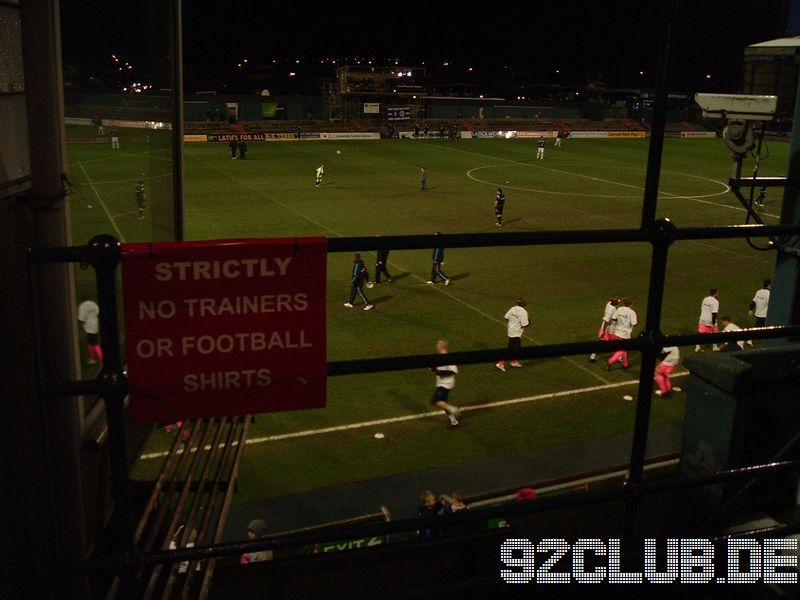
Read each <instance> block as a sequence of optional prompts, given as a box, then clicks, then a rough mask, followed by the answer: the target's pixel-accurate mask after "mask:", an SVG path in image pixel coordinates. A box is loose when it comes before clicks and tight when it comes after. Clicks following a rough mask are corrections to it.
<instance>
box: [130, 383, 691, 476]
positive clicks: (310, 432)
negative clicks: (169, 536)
mask: <svg viewBox="0 0 800 600" xmlns="http://www.w3.org/2000/svg"><path fill="white" fill-rule="evenodd" d="M688 374H689V372H688V371H683V372H682V373H673V374H672V377H683V376H685V375H688ZM638 383H639V380H638V379H637V380H635V381H621V382H618V383H608V384H605V385H594V386H591V387H585V388H577V389H574V390H565V391H563V392H550V393H548V394H539V395H537V396H527V397H525V398H512V399H511V400H498V401H496V402H487V403H485V404H475V405H473V406H462V407H461V412H472V411H476V410H486V409H489V408H499V407H501V406H512V405H514V404H527V403H529V402H536V401H538V400H552V399H553V398H563V397H565V396H574V395H577V394H587V393H589V392H599V391H602V390H611V389H614V388H619V387H625V386H628V385H637V384H638ZM440 416H442V411H441V410H434V411H430V412H424V413H417V414H413V415H403V416H402V417H390V418H388V419H376V420H374V421H362V422H360V423H348V424H347V425H335V426H333V427H322V428H320V429H306V430H304V431H294V432H292V433H279V434H276V435H267V436H264V437H258V438H250V439H249V440H247V441H246V442H245V444H246V445H248V446H249V445H253V444H264V443H266V442H279V441H281V440H290V439H296V438H303V437H310V436H314V435H322V434H325V433H337V432H339V431H350V430H352V429H363V428H364V427H375V426H377V425H389V424H392V423H403V422H406V421H416V420H419V419H427V418H432V417H440ZM235 444H236V443H234V445H235ZM221 446H222V444H220V447H221ZM210 449H211V446H210V445H207V446H206V447H205V450H206V451H208V450H210ZM178 453H179V454H180V451H179V452H178ZM167 454H169V453H168V452H166V451H164V452H151V453H149V454H142V455H141V456H140V457H139V459H140V460H151V459H154V458H164V457H165V456H167Z"/></svg>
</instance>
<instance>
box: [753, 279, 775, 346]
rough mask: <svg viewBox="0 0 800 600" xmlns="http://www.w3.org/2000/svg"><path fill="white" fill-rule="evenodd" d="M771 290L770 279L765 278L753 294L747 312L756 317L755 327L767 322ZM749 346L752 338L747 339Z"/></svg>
mask: <svg viewBox="0 0 800 600" xmlns="http://www.w3.org/2000/svg"><path fill="white" fill-rule="evenodd" d="M771 292H772V279H765V280H764V285H763V286H761V289H760V290H758V291H757V292H756V294H755V296H753V301H752V302H751V303H750V307H749V310H748V311H747V314H749V315H750V316H751V317H753V316H755V318H756V327H764V326H766V324H767V311H768V310H769V295H770V293H771ZM747 344H748V345H749V346H752V345H753V340H748V341H747Z"/></svg>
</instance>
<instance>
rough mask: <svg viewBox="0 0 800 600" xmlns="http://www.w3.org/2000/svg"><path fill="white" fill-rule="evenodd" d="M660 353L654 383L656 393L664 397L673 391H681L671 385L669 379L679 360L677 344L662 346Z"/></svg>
mask: <svg viewBox="0 0 800 600" xmlns="http://www.w3.org/2000/svg"><path fill="white" fill-rule="evenodd" d="M661 353H662V354H661V356H662V359H661V364H659V365H658V366H657V367H656V377H655V379H656V384H657V385H658V389H657V390H656V395H657V396H661V397H662V398H666V397H667V396H669V395H670V394H671V393H672V392H673V391H675V392H680V391H681V388H679V387H672V384H671V383H670V381H669V376H670V375H672V372H673V371H674V370H675V369H676V367H677V366H678V363H679V362H680V361H681V353H680V350H678V347H677V346H668V347H666V348H664V349H663V350H662V351H661Z"/></svg>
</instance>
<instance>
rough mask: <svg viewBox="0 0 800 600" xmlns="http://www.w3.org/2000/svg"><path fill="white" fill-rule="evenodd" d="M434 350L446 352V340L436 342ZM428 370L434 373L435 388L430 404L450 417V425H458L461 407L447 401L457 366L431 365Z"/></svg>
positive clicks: (440, 352)
mask: <svg viewBox="0 0 800 600" xmlns="http://www.w3.org/2000/svg"><path fill="white" fill-rule="evenodd" d="M436 352H438V353H439V354H447V340H439V341H438V342H436ZM430 370H431V371H433V372H434V373H436V390H435V391H434V392H433V396H432V397H431V404H433V405H434V406H435V407H436V408H439V409H441V410H443V411H444V412H445V414H446V415H447V418H448V419H450V426H451V427H458V417H459V415H461V409H460V408H458V407H457V406H453V405H452V404H450V403H449V402H448V399H449V396H450V390H452V389H453V388H454V387H455V385H456V374H457V373H458V366H456V365H442V366H439V367H431V368H430Z"/></svg>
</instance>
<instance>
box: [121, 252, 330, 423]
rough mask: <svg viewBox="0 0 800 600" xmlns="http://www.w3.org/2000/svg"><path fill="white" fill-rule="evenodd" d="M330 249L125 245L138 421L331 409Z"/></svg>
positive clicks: (127, 322) (131, 370)
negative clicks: (328, 397)
mask: <svg viewBox="0 0 800 600" xmlns="http://www.w3.org/2000/svg"><path fill="white" fill-rule="evenodd" d="M326 244H327V243H326V241H325V238H289V239H276V240H223V241H214V242H175V243H153V244H123V246H122V289H123V296H124V303H125V333H126V340H125V344H126V347H127V358H128V378H129V381H130V393H131V417H132V419H133V420H134V421H135V422H168V421H173V420H179V419H187V418H198V417H212V416H227V415H244V414H252V413H264V412H275V411H282V410H298V409H307V408H322V407H324V406H325V393H326V375H327V356H326V337H325V336H326V325H325V285H326V269H327V245H326Z"/></svg>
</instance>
